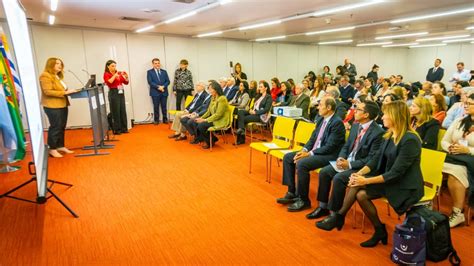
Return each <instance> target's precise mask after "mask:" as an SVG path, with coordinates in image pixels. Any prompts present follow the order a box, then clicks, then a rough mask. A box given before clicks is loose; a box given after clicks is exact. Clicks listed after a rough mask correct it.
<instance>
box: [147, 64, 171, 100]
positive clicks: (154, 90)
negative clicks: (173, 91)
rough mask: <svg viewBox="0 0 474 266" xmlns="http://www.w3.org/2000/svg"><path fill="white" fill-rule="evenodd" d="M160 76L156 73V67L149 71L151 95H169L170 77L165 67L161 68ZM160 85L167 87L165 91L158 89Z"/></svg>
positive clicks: (148, 78)
mask: <svg viewBox="0 0 474 266" xmlns="http://www.w3.org/2000/svg"><path fill="white" fill-rule="evenodd" d="M159 76H160V77H159V78H158V76H157V75H156V72H155V69H154V68H152V69H150V70H148V71H147V73H146V79H147V81H148V85H149V86H150V96H159V95H161V94H162V95H164V96H168V86H169V85H170V78H169V77H168V73H167V72H166V70H164V69H160V74H159ZM159 86H163V87H165V91H164V92H161V91H159V90H158V87H159Z"/></svg>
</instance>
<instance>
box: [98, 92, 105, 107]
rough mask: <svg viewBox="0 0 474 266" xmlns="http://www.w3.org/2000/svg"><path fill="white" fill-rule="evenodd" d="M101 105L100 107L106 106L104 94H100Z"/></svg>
mask: <svg viewBox="0 0 474 266" xmlns="http://www.w3.org/2000/svg"><path fill="white" fill-rule="evenodd" d="M99 104H100V105H104V104H105V103H104V94H103V93H99Z"/></svg>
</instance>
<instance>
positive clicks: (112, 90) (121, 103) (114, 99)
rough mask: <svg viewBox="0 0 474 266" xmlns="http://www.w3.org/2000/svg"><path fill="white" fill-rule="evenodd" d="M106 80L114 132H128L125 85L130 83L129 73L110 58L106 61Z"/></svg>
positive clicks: (116, 133) (118, 133) (117, 133)
mask: <svg viewBox="0 0 474 266" xmlns="http://www.w3.org/2000/svg"><path fill="white" fill-rule="evenodd" d="M104 82H105V84H107V86H108V87H109V103H110V112H111V113H112V120H113V128H112V130H113V132H114V134H115V135H120V134H122V133H128V128H127V110H126V108H125V92H124V87H123V85H127V84H128V74H127V72H125V71H118V70H117V63H116V62H115V61H114V60H109V61H107V63H105V72H104Z"/></svg>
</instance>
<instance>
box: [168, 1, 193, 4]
mask: <svg viewBox="0 0 474 266" xmlns="http://www.w3.org/2000/svg"><path fill="white" fill-rule="evenodd" d="M194 1H196V0H173V2H176V3H183V4H191V3H194Z"/></svg>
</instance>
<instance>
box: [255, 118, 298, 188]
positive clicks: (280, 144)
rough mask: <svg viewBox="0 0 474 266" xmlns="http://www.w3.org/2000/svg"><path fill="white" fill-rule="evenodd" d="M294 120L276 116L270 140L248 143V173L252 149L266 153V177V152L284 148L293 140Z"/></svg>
mask: <svg viewBox="0 0 474 266" xmlns="http://www.w3.org/2000/svg"><path fill="white" fill-rule="evenodd" d="M295 123H296V121H295V120H294V119H291V118H287V117H277V118H276V120H275V126H274V128H273V139H272V141H271V142H252V143H250V163H249V173H251V172H252V150H257V151H261V152H263V153H264V154H266V157H265V161H266V172H267V173H266V181H267V182H270V181H269V179H268V152H269V151H272V150H284V149H288V148H289V147H290V146H291V141H293V129H294V127H295Z"/></svg>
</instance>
